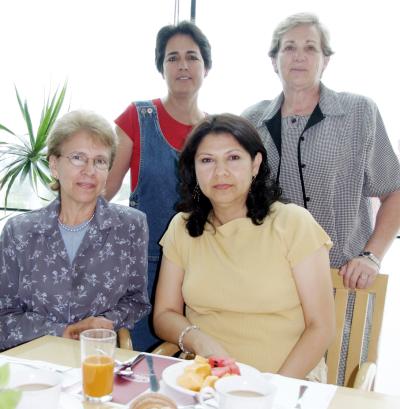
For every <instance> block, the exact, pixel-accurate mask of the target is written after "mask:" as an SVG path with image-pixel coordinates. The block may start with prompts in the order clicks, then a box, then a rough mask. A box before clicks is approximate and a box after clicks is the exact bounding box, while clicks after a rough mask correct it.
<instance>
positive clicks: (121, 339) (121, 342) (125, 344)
mask: <svg viewBox="0 0 400 409" xmlns="http://www.w3.org/2000/svg"><path fill="white" fill-rule="evenodd" d="M118 346H119V347H120V348H122V349H130V350H133V345H132V339H131V334H130V333H129V330H128V329H127V328H121V329H120V330H119V331H118Z"/></svg>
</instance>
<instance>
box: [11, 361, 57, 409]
mask: <svg viewBox="0 0 400 409" xmlns="http://www.w3.org/2000/svg"><path fill="white" fill-rule="evenodd" d="M61 383H62V377H61V375H60V374H59V373H57V372H53V371H50V370H47V369H35V368H29V367H27V366H23V365H18V364H10V381H9V383H8V386H7V387H8V388H12V389H17V390H21V391H22V396H21V400H20V401H19V403H18V406H17V409H33V408H40V409H55V408H57V407H58V403H59V400H60V394H61Z"/></svg>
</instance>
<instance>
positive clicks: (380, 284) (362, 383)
mask: <svg viewBox="0 0 400 409" xmlns="http://www.w3.org/2000/svg"><path fill="white" fill-rule="evenodd" d="M332 282H333V288H334V293H335V310H336V338H335V340H334V342H333V343H332V345H331V346H330V348H329V349H328V352H327V365H328V383H332V384H336V385H340V386H347V387H352V388H357V389H363V390H372V389H373V384H374V379H375V374H376V361H377V354H378V341H379V335H380V332H381V327H382V318H383V310H384V305H385V296H386V287H387V282H388V276H387V275H384V274H379V275H378V276H377V277H376V279H375V281H374V283H373V284H372V286H371V287H370V288H367V289H365V290H349V289H348V288H345V287H344V286H343V278H342V277H341V276H339V275H338V273H337V270H332Z"/></svg>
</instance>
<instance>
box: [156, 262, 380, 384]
mask: <svg viewBox="0 0 400 409" xmlns="http://www.w3.org/2000/svg"><path fill="white" fill-rule="evenodd" d="M332 282H333V290H334V294H335V310H336V338H335V340H334V341H333V342H332V345H331V346H330V348H329V349H328V351H327V365H328V383H332V384H336V385H340V386H347V387H352V388H357V389H362V390H372V389H373V382H374V380H375V375H376V360H377V352H378V341H379V335H380V332H381V327H382V318H383V309H384V304H385V296H386V287H387V282H388V276H387V275H384V274H379V275H378V276H377V277H376V279H375V281H374V283H373V284H372V286H371V287H370V288H368V289H366V290H349V289H348V288H345V287H344V286H343V278H342V277H340V276H339V275H338V270H332ZM178 351H179V347H178V346H177V345H175V344H172V343H170V342H164V343H162V344H161V345H160V346H159V347H157V348H156V349H155V350H154V351H153V353H154V354H159V355H168V356H172V355H175V354H176V353H177V352H178Z"/></svg>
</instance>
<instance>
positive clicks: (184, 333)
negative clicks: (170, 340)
mask: <svg viewBox="0 0 400 409" xmlns="http://www.w3.org/2000/svg"><path fill="white" fill-rule="evenodd" d="M192 329H200V328H199V327H198V326H197V325H188V326H187V327H186V328H185V329H184V330H183V331H182V332H181V334H180V335H179V339H178V346H179V349H180V350H181V351H182V352H184V353H185V354H190V353H191V351H188V350H187V349H186V348H185V347H184V345H183V338H184V337H185V335H186V334H187V333H188V332H189V331H191V330H192Z"/></svg>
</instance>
